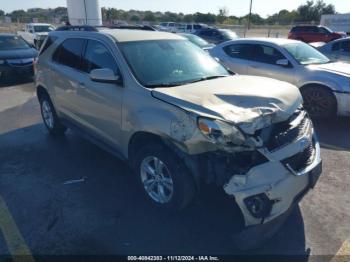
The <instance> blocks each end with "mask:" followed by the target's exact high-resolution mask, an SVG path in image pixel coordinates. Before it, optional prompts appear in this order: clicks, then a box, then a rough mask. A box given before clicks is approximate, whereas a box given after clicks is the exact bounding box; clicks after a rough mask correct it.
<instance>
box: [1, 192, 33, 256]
mask: <svg viewBox="0 0 350 262" xmlns="http://www.w3.org/2000/svg"><path fill="white" fill-rule="evenodd" d="M0 230H1V231H2V234H3V236H4V239H5V242H6V244H7V247H8V250H9V252H10V254H11V256H13V261H15V262H17V261H18V262H19V261H28V262H34V258H33V257H32V254H31V252H30V250H29V248H28V246H27V244H26V242H25V241H24V239H23V237H22V235H21V233H20V231H19V229H18V227H17V225H16V223H15V221H14V220H13V217H12V215H11V213H10V211H9V209H8V207H7V205H6V202H5V200H4V199H3V198H2V197H1V196H0Z"/></svg>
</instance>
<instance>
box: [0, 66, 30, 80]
mask: <svg viewBox="0 0 350 262" xmlns="http://www.w3.org/2000/svg"><path fill="white" fill-rule="evenodd" d="M32 76H34V70H33V64H28V65H25V66H12V65H9V64H4V65H1V66H0V79H2V80H3V79H6V80H11V79H18V78H22V77H32Z"/></svg>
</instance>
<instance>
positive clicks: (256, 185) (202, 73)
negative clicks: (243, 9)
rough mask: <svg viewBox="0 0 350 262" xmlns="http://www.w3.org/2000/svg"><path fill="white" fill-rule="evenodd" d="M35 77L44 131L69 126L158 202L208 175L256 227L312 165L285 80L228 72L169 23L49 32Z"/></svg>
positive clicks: (305, 125)
mask: <svg viewBox="0 0 350 262" xmlns="http://www.w3.org/2000/svg"><path fill="white" fill-rule="evenodd" d="M35 84H36V86H37V95H38V98H39V102H40V105H41V112H42V117H43V121H44V124H45V125H46V127H47V129H48V131H49V133H50V134H53V135H63V134H64V133H65V131H66V129H67V127H69V128H72V129H75V130H78V131H79V132H80V133H82V134H83V135H84V136H85V137H86V138H88V139H89V140H91V141H92V142H94V143H96V144H98V145H100V146H101V147H103V148H104V149H106V150H108V151H110V152H112V153H114V154H115V155H116V156H118V157H120V158H122V159H124V160H125V161H127V162H128V163H129V164H130V166H131V168H132V169H133V170H134V173H135V175H136V176H137V179H138V182H139V184H140V189H141V190H142V191H143V192H144V194H145V196H146V198H148V199H149V200H150V201H152V202H153V203H154V204H156V205H158V206H159V207H163V208H171V209H181V208H184V207H185V206H186V205H188V204H189V203H190V202H191V200H192V199H193V198H194V196H195V195H196V194H197V193H198V192H199V190H200V186H201V183H203V182H206V183H212V184H216V185H217V186H219V187H221V188H222V189H223V190H224V191H225V192H226V193H227V194H228V195H229V196H231V198H232V202H233V201H236V203H238V205H239V207H240V209H241V211H242V213H243V216H244V219H245V225H246V226H252V225H256V226H257V227H261V224H266V223H267V222H271V223H272V224H273V223H274V221H277V220H280V219H281V218H282V217H285V214H287V213H288V210H291V208H292V207H293V206H294V205H295V204H296V203H297V202H298V201H299V200H300V199H301V198H302V196H303V195H304V194H305V193H306V192H307V191H308V190H309V189H310V188H313V187H314V185H315V183H316V181H317V179H318V177H319V176H320V174H321V158H320V147H319V143H318V141H317V138H316V136H315V132H314V128H313V125H312V122H311V120H310V119H309V117H308V115H307V114H306V112H305V111H304V110H303V108H302V98H301V95H300V93H299V91H298V89H297V88H296V87H295V86H293V85H291V84H288V83H284V82H281V81H277V80H273V79H268V78H262V77H252V76H234V75H230V73H229V72H228V71H227V70H226V69H225V68H224V67H223V66H222V65H221V64H219V63H218V62H217V61H216V60H215V59H213V58H212V57H211V56H210V55H209V54H208V53H207V52H205V51H203V50H202V49H200V48H198V47H197V46H195V45H193V44H192V43H190V42H189V41H188V40H185V39H184V38H183V37H181V36H178V35H176V34H171V33H164V32H151V31H138V30H106V29H99V31H91V32H80V31H67V32H65V31H62V32H54V33H50V35H49V37H48V39H47V40H46V42H45V44H44V46H43V48H42V50H41V52H40V56H39V59H38V61H37V64H36V81H35Z"/></svg>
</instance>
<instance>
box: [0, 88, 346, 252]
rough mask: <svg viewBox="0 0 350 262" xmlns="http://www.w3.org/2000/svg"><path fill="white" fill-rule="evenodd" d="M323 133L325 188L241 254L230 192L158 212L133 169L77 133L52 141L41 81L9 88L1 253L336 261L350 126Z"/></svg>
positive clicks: (205, 193)
mask: <svg viewBox="0 0 350 262" xmlns="http://www.w3.org/2000/svg"><path fill="white" fill-rule="evenodd" d="M315 126H316V130H317V132H318V135H319V139H320V141H321V144H322V157H323V161H324V165H323V170H324V171H323V174H322V176H321V178H320V180H319V182H318V184H317V186H316V188H315V189H314V190H312V191H310V192H309V193H308V194H307V196H306V197H305V198H304V200H303V201H302V202H301V203H300V205H299V207H296V208H295V209H294V210H293V212H292V214H291V216H290V217H289V218H288V220H287V221H286V223H285V224H284V225H283V226H282V228H281V229H280V230H279V232H278V233H277V234H276V235H275V236H274V237H273V238H272V239H270V240H269V241H266V243H264V244H263V245H262V246H261V247H260V248H258V249H256V250H251V251H249V252H242V251H240V250H238V249H237V246H235V244H234V243H233V241H232V235H233V234H235V233H237V232H239V231H240V230H241V229H242V225H243V219H242V216H241V214H240V212H239V210H238V208H237V207H236V206H235V205H234V203H233V201H232V199H230V198H228V197H227V195H225V193H224V192H223V190H222V189H220V188H215V187H214V186H204V187H203V189H202V190H201V192H200V195H199V197H197V198H196V200H195V202H194V203H193V205H192V206H191V207H189V208H187V209H186V210H184V211H183V212H180V213H166V212H159V211H158V210H157V209H155V208H154V207H153V206H151V205H149V204H147V202H145V201H144V198H143V195H142V194H141V192H140V190H139V188H138V187H137V183H136V180H135V179H136V178H135V175H134V174H133V173H132V172H131V170H130V169H129V168H128V166H127V165H126V164H125V163H124V162H122V161H120V160H119V159H117V158H115V157H114V156H112V155H110V154H109V153H107V152H105V151H103V150H102V149H100V148H98V147H97V146H95V145H93V144H91V143H89V142H87V141H86V140H84V139H83V138H81V137H80V136H79V135H78V134H76V133H74V132H72V131H69V132H68V133H67V134H66V136H65V137H63V138H59V139H57V138H56V139H55V138H52V137H50V136H49V135H48V133H47V131H46V130H45V128H44V125H43V124H42V121H41V116H40V111H39V105H38V102H37V99H36V97H35V90H34V86H33V84H32V83H22V84H18V83H13V84H12V85H11V84H7V85H3V86H2V87H0V200H1V199H2V200H3V205H0V218H1V217H3V219H0V231H1V232H2V234H0V254H10V255H11V253H12V252H13V251H16V250H17V251H18V241H19V242H20V243H21V244H22V246H21V248H23V249H21V250H24V251H23V252H30V253H31V254H35V255H38V254H42V255H53V254H54V255H61V254H84V255H86V254H100V255H101V254H144V255H146V254H148V255H155V254H178V255H184V254H215V255H220V254H242V253H243V254H245V253H249V254H289V255H311V257H310V258H312V257H314V258H316V257H317V256H312V255H324V257H323V258H327V259H328V258H331V257H332V256H334V255H335V254H337V252H338V250H339V249H340V248H341V247H342V246H344V243H347V242H346V241H347V239H349V237H350V226H349V223H350V192H349V188H350V139H349V136H350V131H349V130H350V120H349V119H346V118H341V119H333V120H327V121H320V122H317V123H315ZM0 202H1V201H0ZM5 218H6V219H5ZM12 222H13V227H15V229H14V231H16V230H17V231H18V232H17V233H18V234H20V236H21V237H22V239H21V237H17V238H16V234H15V233H13V234H12V233H11V232H9V231H10V230H8V228H9V227H6V228H7V230H5V225H6V223H12ZM6 232H7V233H6ZM18 239H19V240H18ZM16 241H17V242H16ZM26 248H27V249H26ZM319 258H320V257H319Z"/></svg>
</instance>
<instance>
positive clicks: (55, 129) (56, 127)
mask: <svg viewBox="0 0 350 262" xmlns="http://www.w3.org/2000/svg"><path fill="white" fill-rule="evenodd" d="M39 101H40V107H41V116H42V118H43V122H44V124H45V126H46V128H47V130H48V131H49V133H50V134H51V135H63V134H64V133H65V132H66V129H67V128H66V127H65V126H63V125H62V123H61V122H60V120H59V118H58V117H57V114H56V111H55V108H54V106H53V104H52V102H51V99H50V97H49V96H48V95H47V94H41V95H40V97H39Z"/></svg>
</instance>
